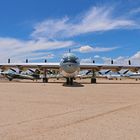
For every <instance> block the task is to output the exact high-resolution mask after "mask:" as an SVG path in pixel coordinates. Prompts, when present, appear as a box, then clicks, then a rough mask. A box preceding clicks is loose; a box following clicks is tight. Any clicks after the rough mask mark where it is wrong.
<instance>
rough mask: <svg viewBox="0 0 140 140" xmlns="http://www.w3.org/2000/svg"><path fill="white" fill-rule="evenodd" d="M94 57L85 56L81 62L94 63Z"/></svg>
mask: <svg viewBox="0 0 140 140" xmlns="http://www.w3.org/2000/svg"><path fill="white" fill-rule="evenodd" d="M92 61H93V59H92V58H91V57H90V58H84V59H81V61H80V62H81V63H92Z"/></svg>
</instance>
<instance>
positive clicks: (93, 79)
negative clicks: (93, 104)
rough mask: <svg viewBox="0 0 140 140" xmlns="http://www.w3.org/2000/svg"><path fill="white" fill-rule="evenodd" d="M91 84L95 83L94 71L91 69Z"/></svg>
mask: <svg viewBox="0 0 140 140" xmlns="http://www.w3.org/2000/svg"><path fill="white" fill-rule="evenodd" d="M91 84H96V73H95V71H94V70H92V77H91Z"/></svg>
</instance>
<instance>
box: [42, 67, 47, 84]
mask: <svg viewBox="0 0 140 140" xmlns="http://www.w3.org/2000/svg"><path fill="white" fill-rule="evenodd" d="M43 83H48V78H47V69H46V68H44V77H43Z"/></svg>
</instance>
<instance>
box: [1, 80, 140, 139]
mask: <svg viewBox="0 0 140 140" xmlns="http://www.w3.org/2000/svg"><path fill="white" fill-rule="evenodd" d="M78 82H79V83H80V84H77V83H75V84H74V86H72V87H71V86H66V85H65V84H63V81H51V82H50V83H45V84H44V83H41V82H32V81H25V80H23V81H13V82H8V81H2V80H1V81H0V140H140V81H135V80H121V81H116V80H100V79H99V80H98V81H97V84H90V81H89V80H79V81H78Z"/></svg>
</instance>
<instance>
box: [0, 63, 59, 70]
mask: <svg viewBox="0 0 140 140" xmlns="http://www.w3.org/2000/svg"><path fill="white" fill-rule="evenodd" d="M11 67H12V68H18V69H21V70H22V69H28V68H35V69H44V68H46V69H59V68H60V65H59V63H0V69H2V70H6V69H9V68H11Z"/></svg>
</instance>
